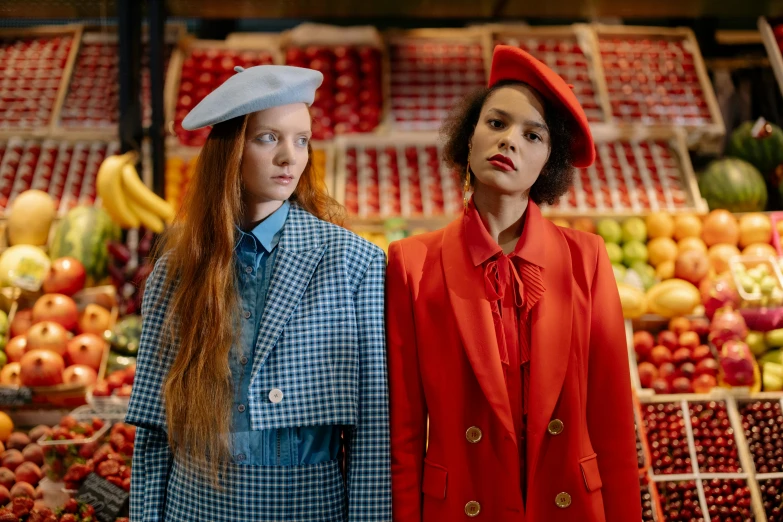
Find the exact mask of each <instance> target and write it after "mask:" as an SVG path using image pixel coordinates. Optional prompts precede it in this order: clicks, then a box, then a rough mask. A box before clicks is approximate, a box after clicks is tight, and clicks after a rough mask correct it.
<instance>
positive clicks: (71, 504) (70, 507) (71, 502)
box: [63, 498, 79, 513]
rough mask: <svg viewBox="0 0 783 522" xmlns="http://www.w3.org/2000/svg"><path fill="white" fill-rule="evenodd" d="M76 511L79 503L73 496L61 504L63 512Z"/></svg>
mask: <svg viewBox="0 0 783 522" xmlns="http://www.w3.org/2000/svg"><path fill="white" fill-rule="evenodd" d="M77 511H79V503H78V502H76V499H75V498H71V499H68V502H66V503H65V505H64V506H63V512H64V513H76V512H77Z"/></svg>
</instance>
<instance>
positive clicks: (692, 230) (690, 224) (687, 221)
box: [674, 214, 702, 241]
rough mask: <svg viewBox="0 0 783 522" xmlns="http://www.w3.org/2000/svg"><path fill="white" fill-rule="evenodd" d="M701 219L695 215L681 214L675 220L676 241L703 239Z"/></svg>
mask: <svg viewBox="0 0 783 522" xmlns="http://www.w3.org/2000/svg"><path fill="white" fill-rule="evenodd" d="M701 228H702V227H701V219H699V217H698V216H694V215H693V214H681V215H679V216H677V217H675V218H674V239H676V240H677V241H679V240H681V239H683V238H686V237H701Z"/></svg>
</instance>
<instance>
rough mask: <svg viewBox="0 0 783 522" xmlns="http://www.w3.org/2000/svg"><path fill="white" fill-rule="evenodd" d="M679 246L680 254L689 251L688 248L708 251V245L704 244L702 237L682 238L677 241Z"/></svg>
mask: <svg viewBox="0 0 783 522" xmlns="http://www.w3.org/2000/svg"><path fill="white" fill-rule="evenodd" d="M677 248H679V249H680V254H682V253H683V252H687V251H688V250H698V251H699V252H704V253H705V254H706V253H707V245H705V244H704V241H702V240H701V238H700V237H686V238H683V239H680V242H679V243H677Z"/></svg>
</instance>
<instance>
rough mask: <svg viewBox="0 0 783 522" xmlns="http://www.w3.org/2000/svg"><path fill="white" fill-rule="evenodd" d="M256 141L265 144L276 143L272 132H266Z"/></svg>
mask: <svg viewBox="0 0 783 522" xmlns="http://www.w3.org/2000/svg"><path fill="white" fill-rule="evenodd" d="M256 140H258V141H261V142H263V143H272V142H273V141H275V135H274V134H272V133H271V132H265V133H264V134H262V135H260V136H259V137H258V138H256Z"/></svg>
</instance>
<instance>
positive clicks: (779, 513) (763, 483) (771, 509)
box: [759, 479, 783, 522]
mask: <svg viewBox="0 0 783 522" xmlns="http://www.w3.org/2000/svg"><path fill="white" fill-rule="evenodd" d="M759 489H761V500H762V502H763V503H764V513H765V514H766V515H767V522H778V521H779V520H781V519H783V495H782V494H783V480H781V479H772V480H760V481H759Z"/></svg>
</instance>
